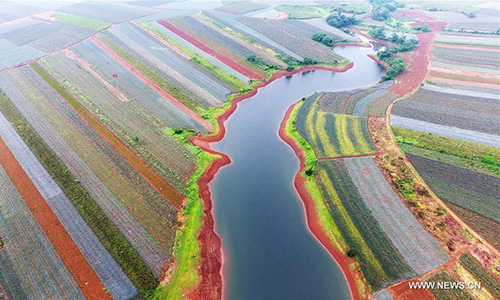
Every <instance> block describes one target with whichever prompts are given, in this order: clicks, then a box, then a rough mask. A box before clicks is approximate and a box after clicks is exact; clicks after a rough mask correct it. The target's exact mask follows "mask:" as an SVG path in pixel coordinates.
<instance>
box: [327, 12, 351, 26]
mask: <svg viewBox="0 0 500 300" xmlns="http://www.w3.org/2000/svg"><path fill="white" fill-rule="evenodd" d="M326 22H327V23H328V24H329V25H330V26H333V27H336V28H342V27H346V26H350V25H357V24H359V20H358V19H356V18H355V17H348V16H346V15H343V14H340V13H333V14H331V15H329V16H328V17H326Z"/></svg>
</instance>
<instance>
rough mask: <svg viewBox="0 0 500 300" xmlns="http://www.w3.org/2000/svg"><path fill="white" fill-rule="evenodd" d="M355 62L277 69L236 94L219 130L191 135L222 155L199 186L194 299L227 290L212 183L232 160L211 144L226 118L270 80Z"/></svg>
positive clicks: (220, 133)
mask: <svg viewBox="0 0 500 300" xmlns="http://www.w3.org/2000/svg"><path fill="white" fill-rule="evenodd" d="M352 66H353V64H352V63H350V64H348V65H347V66H345V67H344V68H342V69H338V68H329V67H323V66H307V67H303V68H300V69H297V70H294V71H291V72H286V71H277V72H275V73H274V74H273V75H272V76H271V78H270V79H269V80H268V81H265V82H261V83H259V84H258V85H256V86H255V87H254V89H253V90H252V91H251V92H249V93H247V94H244V95H241V96H239V97H236V98H235V99H233V100H232V101H231V106H230V107H229V108H228V109H227V110H225V111H224V113H222V114H221V115H220V116H218V117H217V123H218V127H219V130H218V132H217V133H215V134H213V135H210V136H195V137H192V138H191V139H190V142H191V143H192V144H193V145H195V146H199V147H200V148H202V149H203V151H206V152H209V153H212V154H217V155H220V156H221V158H219V159H216V160H214V161H212V163H210V165H209V166H208V168H207V170H206V171H205V173H204V174H203V176H202V177H201V179H200V180H199V181H198V186H199V187H200V198H201V199H202V200H203V203H204V217H203V225H202V227H201V229H200V231H199V233H198V237H197V238H198V241H199V243H200V245H201V268H200V270H199V272H200V276H201V280H200V282H199V284H198V286H197V287H196V289H195V290H194V292H193V293H191V294H190V295H189V296H190V298H192V299H221V298H222V294H223V290H222V285H223V281H222V274H221V269H222V261H223V258H222V243H221V239H220V236H219V235H218V234H217V233H216V232H215V230H214V228H215V220H214V218H213V215H212V207H213V205H212V198H211V192H210V187H209V184H210V182H211V181H212V179H213V178H214V177H215V175H216V174H217V172H218V171H219V169H220V168H221V167H223V166H225V165H228V164H230V163H231V160H230V158H229V157H228V156H226V155H224V154H222V153H219V152H216V151H214V150H213V149H212V148H211V147H210V143H214V142H218V141H220V140H222V138H223V137H224V135H225V132H226V129H225V127H224V122H225V121H226V120H227V119H228V118H229V117H230V116H231V115H232V114H233V113H234V111H235V110H236V108H237V106H238V103H239V102H241V101H243V100H245V99H248V98H251V97H253V96H255V94H257V91H258V90H259V89H260V88H262V87H264V86H266V85H268V84H270V83H271V82H273V81H274V80H277V79H279V78H282V77H285V76H291V75H293V74H296V73H300V72H306V71H313V70H318V69H321V70H328V71H333V72H345V71H347V70H349V69H350V68H352Z"/></svg>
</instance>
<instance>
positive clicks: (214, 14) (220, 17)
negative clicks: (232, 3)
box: [203, 11, 304, 60]
mask: <svg viewBox="0 0 500 300" xmlns="http://www.w3.org/2000/svg"><path fill="white" fill-rule="evenodd" d="M203 13H204V14H206V15H207V16H209V17H211V18H214V19H215V20H217V21H219V22H221V23H223V24H225V25H226V26H228V27H230V28H232V29H233V30H235V31H237V32H240V33H241V34H244V35H246V36H248V37H250V38H252V39H253V40H256V41H258V42H259V43H261V44H262V45H264V46H266V47H268V48H270V49H272V50H274V51H276V52H277V53H279V54H281V55H288V56H290V57H292V58H294V59H297V60H303V59H304V58H303V57H302V56H300V55H299V54H297V53H295V52H293V51H291V50H290V49H288V48H287V47H286V46H285V45H282V44H280V43H279V42H278V41H274V40H273V39H272V38H270V37H268V36H267V35H265V34H263V33H261V32H259V31H258V30H256V29H254V28H252V27H251V26H247V25H245V24H244V23H242V22H240V20H239V17H238V16H234V15H230V14H225V13H222V12H218V11H205V12H203Z"/></svg>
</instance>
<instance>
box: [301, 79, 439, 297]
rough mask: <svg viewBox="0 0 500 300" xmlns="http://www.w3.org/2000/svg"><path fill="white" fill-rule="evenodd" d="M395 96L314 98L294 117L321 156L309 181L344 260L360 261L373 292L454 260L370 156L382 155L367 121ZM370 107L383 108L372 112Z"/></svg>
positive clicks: (370, 93)
mask: <svg viewBox="0 0 500 300" xmlns="http://www.w3.org/2000/svg"><path fill="white" fill-rule="evenodd" d="M383 95H385V97H382V96H383ZM394 97H395V96H391V94H390V93H389V92H387V91H386V90H385V89H383V88H380V89H374V88H370V89H365V90H361V91H353V92H352V93H316V94H314V95H312V96H310V97H309V98H307V99H304V100H303V101H302V103H301V104H300V108H298V111H297V114H296V119H295V128H296V130H297V132H298V133H299V134H300V135H301V137H302V138H303V139H305V140H306V141H307V142H308V143H309V144H310V145H311V146H312V149H313V151H314V154H315V157H316V158H317V162H316V163H314V164H313V165H312V166H309V167H311V168H313V169H314V172H310V173H308V172H306V174H305V175H304V176H314V178H315V181H316V184H317V187H318V189H319V192H320V194H321V198H322V202H323V204H324V206H325V207H326V209H327V211H328V213H329V215H330V217H331V219H332V221H333V223H334V224H335V225H334V228H331V229H330V230H332V232H333V235H334V236H335V237H336V238H339V239H342V240H343V241H344V247H345V249H344V251H345V253H346V255H348V256H349V257H353V258H356V261H357V263H358V264H359V267H360V271H361V272H362V274H363V277H364V278H365V280H366V282H367V283H368V284H369V286H370V287H371V289H372V291H373V292H375V291H378V290H380V289H382V288H384V287H387V286H390V285H392V284H394V283H396V282H399V281H401V280H404V279H407V278H413V277H415V276H417V275H420V274H423V273H426V272H428V271H430V270H432V269H435V268H437V267H438V266H440V265H442V264H444V263H445V262H446V261H447V260H448V255H447V254H446V253H445V251H444V250H443V249H442V248H441V246H440V245H439V243H438V242H437V241H436V240H435V239H434V238H433V237H432V236H431V235H430V234H429V233H428V232H427V231H426V230H425V229H424V227H422V225H421V224H420V223H419V222H418V221H417V219H416V218H415V217H414V216H413V215H412V213H411V212H410V211H409V210H408V209H407V208H406V207H405V205H404V204H403V202H402V201H401V199H400V197H399V196H398V194H396V192H395V191H394V190H393V189H392V188H391V186H390V185H389V183H388V182H387V180H386V178H385V177H384V175H383V174H382V172H381V171H380V169H379V167H378V166H377V164H376V163H375V161H374V160H373V158H372V155H378V154H377V153H376V149H375V146H374V143H373V141H372V137H371V134H370V132H369V128H368V120H367V118H371V117H376V116H377V115H378V114H380V113H379V112H380V111H385V109H386V108H387V106H388V104H389V103H390V102H392V99H394ZM381 99H383V100H381ZM366 106H372V107H376V106H378V107H380V108H379V109H374V110H369V111H366V110H364V107H366ZM362 108H363V109H362ZM349 113H350V114H349Z"/></svg>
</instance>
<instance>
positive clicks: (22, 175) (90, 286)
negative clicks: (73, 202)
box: [0, 138, 111, 299]
mask: <svg viewBox="0 0 500 300" xmlns="http://www.w3.org/2000/svg"><path fill="white" fill-rule="evenodd" d="M0 153H2V155H0V164H2V166H3V167H4V169H5V171H6V172H7V174H8V175H9V177H10V178H11V180H12V182H13V183H14V185H15V186H16V188H17V190H18V191H19V194H20V195H21V197H22V198H23V199H24V201H25V202H26V205H27V206H28V208H29V209H30V211H31V213H32V214H33V216H34V217H35V219H36V220H37V222H38V223H39V224H40V226H41V227H42V229H43V231H44V232H45V234H46V235H47V237H48V238H49V240H50V242H51V243H52V245H53V246H54V248H55V250H56V252H57V253H58V254H59V256H60V257H61V260H62V261H63V262H64V264H65V265H66V267H67V268H68V270H69V271H70V273H71V274H72V275H73V278H74V279H75V281H76V282H77V284H78V286H79V287H80V289H81V290H82V292H83V294H84V295H85V297H86V298H87V299H111V296H110V295H109V294H108V293H107V292H106V291H105V288H104V285H103V284H102V282H101V280H100V279H99V277H97V274H96V273H95V272H94V270H93V269H92V268H91V267H90V265H89V264H88V262H87V260H86V259H85V257H84V256H83V254H82V253H81V252H80V250H79V249H78V247H77V246H76V244H75V243H74V241H73V240H72V239H71V237H70V235H69V234H68V233H67V232H66V230H65V229H64V227H63V225H62V224H61V223H60V221H59V219H58V218H57V216H56V215H55V214H54V212H53V211H52V210H51V209H50V207H49V205H48V204H47V202H45V199H43V197H42V195H41V194H40V192H39V191H38V190H37V189H36V187H35V185H34V184H33V182H32V181H31V179H30V178H29V177H28V174H26V172H25V171H24V170H23V168H22V167H21V165H20V164H19V162H18V161H17V160H16V158H15V157H14V154H12V152H11V151H10V149H9V148H8V147H7V145H6V144H5V142H4V141H3V140H2V139H1V138H0ZM33 246H34V247H36V246H37V245H33Z"/></svg>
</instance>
